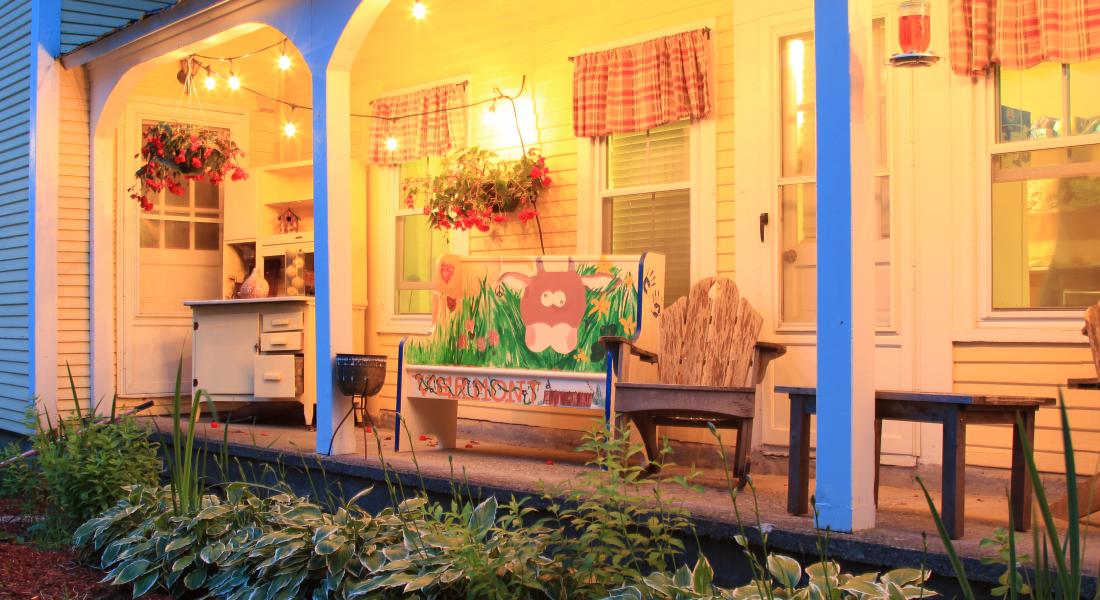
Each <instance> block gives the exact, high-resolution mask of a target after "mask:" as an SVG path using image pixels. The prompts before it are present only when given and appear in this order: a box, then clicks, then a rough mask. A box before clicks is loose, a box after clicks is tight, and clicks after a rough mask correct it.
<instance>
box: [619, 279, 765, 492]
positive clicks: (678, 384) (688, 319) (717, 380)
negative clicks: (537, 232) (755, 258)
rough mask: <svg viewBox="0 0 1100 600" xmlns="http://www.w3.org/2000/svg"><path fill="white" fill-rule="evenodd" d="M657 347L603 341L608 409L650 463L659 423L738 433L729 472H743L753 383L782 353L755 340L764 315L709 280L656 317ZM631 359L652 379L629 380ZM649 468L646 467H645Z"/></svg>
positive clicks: (724, 284) (731, 288) (727, 284)
mask: <svg viewBox="0 0 1100 600" xmlns="http://www.w3.org/2000/svg"><path fill="white" fill-rule="evenodd" d="M658 324H659V327H660V347H659V348H658V349H657V351H656V352H654V351H652V350H651V349H645V348H639V347H638V346H637V345H635V344H634V343H632V342H631V341H630V340H628V339H626V338H622V337H605V338H602V340H601V341H603V343H604V345H605V346H606V347H607V348H608V350H610V351H611V352H612V354H613V356H614V357H615V372H616V375H617V380H616V383H615V404H614V409H615V412H616V414H617V415H618V416H619V418H622V419H628V420H630V421H631V422H633V423H634V426H635V427H637V429H638V432H639V433H640V434H641V437H642V443H643V444H644V445H645V450H646V454H647V455H648V457H649V459H650V461H651V463H650V464H651V466H652V464H653V463H652V461H653V460H654V459H655V458H656V457H657V452H658V451H659V447H658V443H657V426H658V425H676V426H687V427H706V426H707V425H708V424H710V423H713V424H714V426H715V427H718V428H720V429H735V430H737V441H736V444H737V446H736V449H735V451H734V460H733V463H734V464H733V470H734V475H735V476H736V477H737V478H738V479H739V482H740V485H744V483H745V481H746V479H745V478H746V476H747V475H748V473H749V451H750V449H751V446H752V420H753V417H754V416H755V413H756V385H757V384H759V383H760V382H761V381H762V380H763V378H764V373H765V372H766V370H767V368H768V363H769V362H771V361H772V360H774V359H775V358H777V357H779V356H782V355H783V354H784V353H785V352H786V348H785V347H784V346H782V345H779V344H769V343H766V342H759V341H757V339H756V338H757V336H758V335H759V334H760V328H761V325H762V324H763V318H762V317H761V316H760V313H758V312H756V310H754V309H753V308H752V306H751V305H749V302H748V300H746V299H744V298H742V297H741V294H740V292H739V291H738V289H737V286H736V285H735V284H734V283H733V282H732V281H730V280H729V279H725V278H719V279H715V278H712V277H708V278H706V279H703V280H701V281H699V282H697V283H696V284H695V285H694V286H692V288H691V290H690V292H689V294H688V297H687V298H680V299H679V300H677V301H676V302H675V303H674V304H673V305H672V306H670V307H668V308H666V309H665V310H664V311H662V313H661V315H660V316H659V318H658ZM632 360H640V361H641V362H643V363H650V364H656V366H657V374H658V377H657V379H658V382H657V383H642V382H637V381H633V380H632V375H631V368H630V364H631V362H632ZM651 470H652V469H651Z"/></svg>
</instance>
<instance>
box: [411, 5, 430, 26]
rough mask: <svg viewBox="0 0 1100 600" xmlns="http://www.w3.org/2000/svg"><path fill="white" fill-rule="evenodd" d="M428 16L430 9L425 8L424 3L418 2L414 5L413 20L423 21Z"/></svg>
mask: <svg viewBox="0 0 1100 600" xmlns="http://www.w3.org/2000/svg"><path fill="white" fill-rule="evenodd" d="M427 14H428V7H427V6H424V3H423V2H421V1H420V0H416V2H415V3H414V4H413V18H414V19H416V20H418V21H419V20H420V19H423V18H424V17H425V16H426V15H427Z"/></svg>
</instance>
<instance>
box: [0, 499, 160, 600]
mask: <svg viewBox="0 0 1100 600" xmlns="http://www.w3.org/2000/svg"><path fill="white" fill-rule="evenodd" d="M19 516H25V515H24V514H23V510H22V508H21V507H20V502H19V501H18V500H10V499H0V532H2V533H0V538H7V539H20V540H22V539H26V528H27V527H28V526H29V525H30V524H31V523H32V522H33V521H30V520H27V519H18V518H15V519H13V517H19ZM5 521H6V522H5ZM102 578H103V572H102V571H98V570H96V569H93V568H91V567H88V566H86V565H82V564H80V563H79V562H78V561H77V560H76V558H75V557H74V556H73V553H72V551H71V550H68V549H64V550H42V549H39V548H36V547H34V546H30V545H27V544H22V543H12V542H8V541H0V600H124V599H129V598H130V596H131V590H130V587H129V586H120V587H115V586H111V585H107V584H104V583H99V580H100V579H102ZM145 598H147V599H148V600H171V596H164V595H158V594H151V595H147V596H145Z"/></svg>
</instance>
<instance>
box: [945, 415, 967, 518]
mask: <svg viewBox="0 0 1100 600" xmlns="http://www.w3.org/2000/svg"><path fill="white" fill-rule="evenodd" d="M942 494H943V497H942V499H941V501H940V506H941V507H942V508H941V509H940V512H941V513H942V515H941V516H942V518H943V524H944V527H945V528H946V529H947V533H948V534H949V535H950V536H951V539H953V540H957V539H961V538H962V536H963V529H964V528H963V521H964V519H965V516H966V515H965V513H966V510H965V503H966V415H965V414H963V413H961V412H960V411H959V410H958V409H956V408H951V409H948V410H946V411H945V412H944V417H943V485H942Z"/></svg>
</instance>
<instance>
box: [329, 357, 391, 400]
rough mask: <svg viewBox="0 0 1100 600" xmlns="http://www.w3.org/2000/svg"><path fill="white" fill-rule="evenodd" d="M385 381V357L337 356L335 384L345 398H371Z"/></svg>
mask: <svg viewBox="0 0 1100 600" xmlns="http://www.w3.org/2000/svg"><path fill="white" fill-rule="evenodd" d="M385 381H386V357H385V355H381V354H337V355H336V382H337V383H339V384H340V391H341V392H343V393H344V395H346V396H373V395H375V394H377V393H378V390H381V389H382V384H383V383H385Z"/></svg>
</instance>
